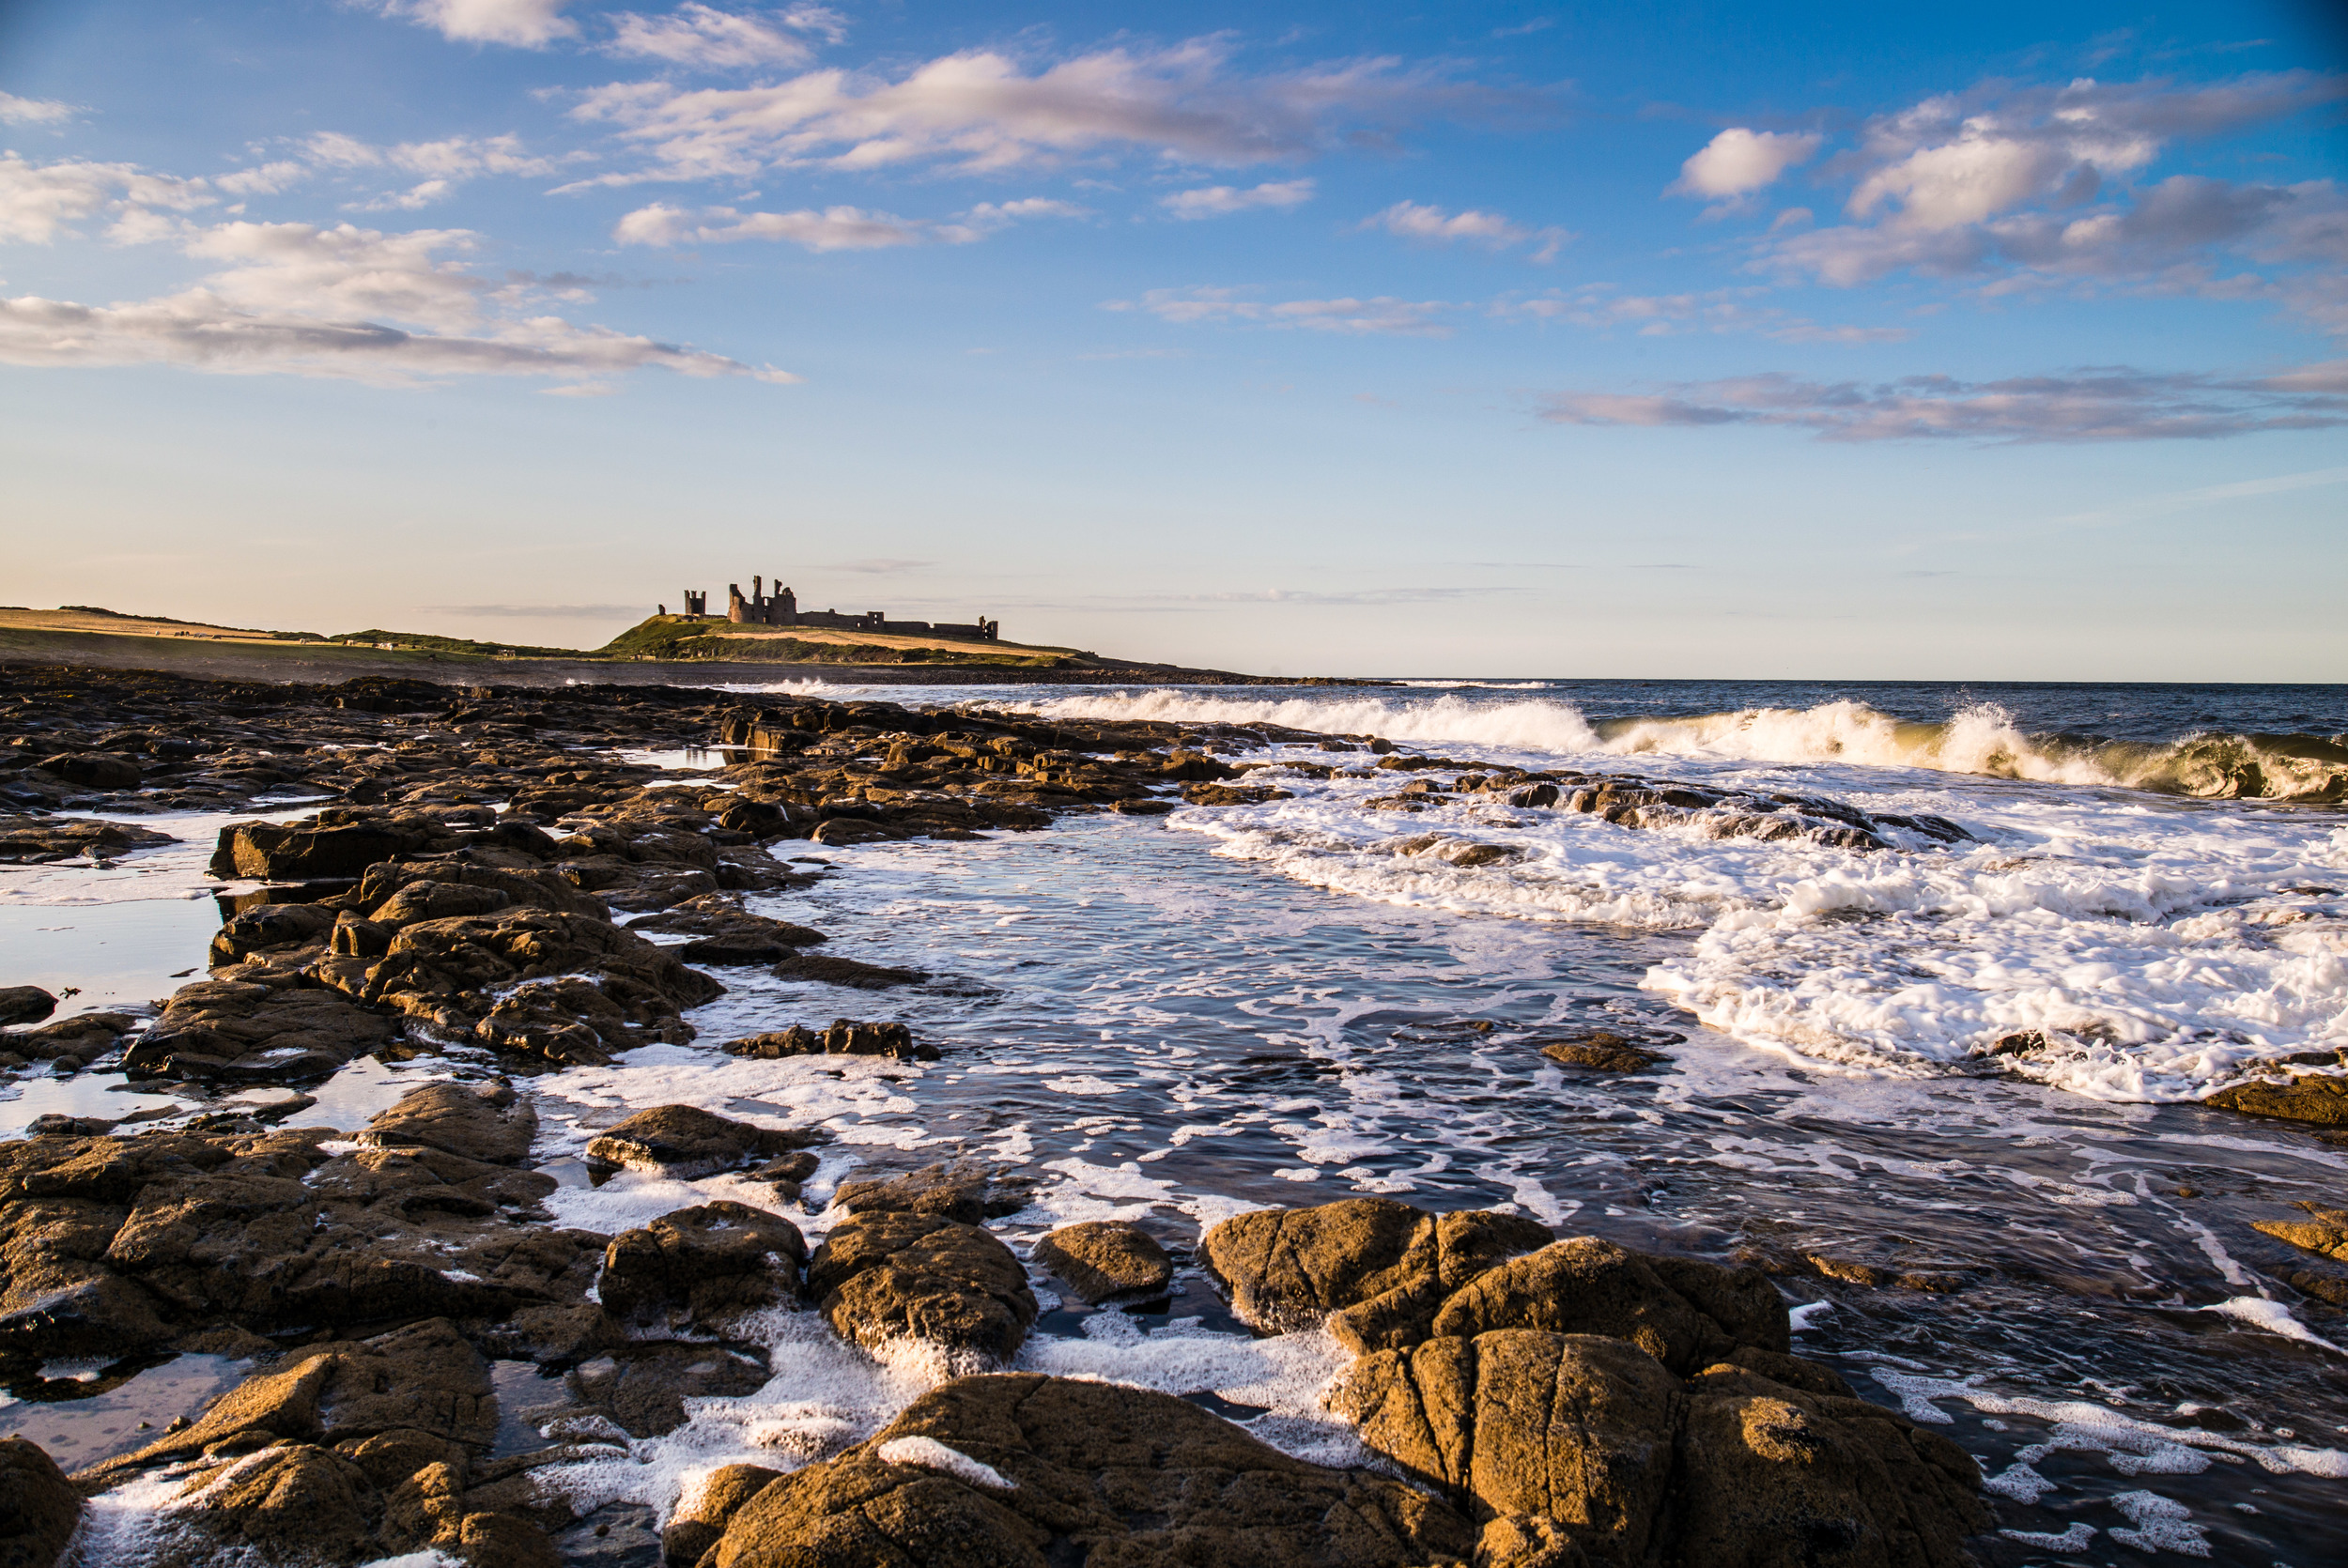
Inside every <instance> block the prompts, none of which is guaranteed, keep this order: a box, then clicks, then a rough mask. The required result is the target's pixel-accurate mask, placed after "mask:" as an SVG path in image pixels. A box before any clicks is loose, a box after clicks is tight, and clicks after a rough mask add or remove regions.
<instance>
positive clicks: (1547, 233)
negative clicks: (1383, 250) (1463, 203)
mask: <svg viewBox="0 0 2348 1568" xmlns="http://www.w3.org/2000/svg"><path fill="white" fill-rule="evenodd" d="M1361 226H1362V227H1364V228H1366V229H1383V230H1385V231H1386V232H1387V233H1388V234H1393V235H1399V236H1400V237H1401V238H1405V239H1415V240H1419V241H1421V242H1423V243H1428V244H1437V245H1450V244H1456V243H1459V242H1460V241H1462V240H1464V241H1466V242H1468V243H1470V244H1475V245H1482V246H1485V247H1487V248H1489V249H1491V250H1495V251H1500V250H1507V249H1509V248H1511V247H1513V246H1517V245H1522V244H1526V243H1528V242H1530V241H1533V240H1539V241H1540V248H1539V249H1538V250H1537V251H1536V252H1535V253H1534V254H1533V259H1534V260H1535V261H1539V262H1546V261H1550V260H1552V259H1553V258H1554V257H1555V256H1556V254H1557V253H1558V252H1559V251H1560V250H1562V249H1564V247H1565V246H1566V244H1567V242H1568V241H1569V240H1570V239H1572V238H1573V236H1572V235H1570V234H1568V233H1567V232H1566V231H1565V230H1564V229H1561V228H1542V229H1532V228H1525V227H1523V226H1522V225H1521V224H1518V223H1510V222H1509V221H1508V220H1507V219H1506V218H1504V217H1502V216H1501V215H1500V214H1499V213H1497V212H1480V211H1477V210H1475V209H1474V208H1470V209H1468V210H1467V211H1464V212H1445V211H1444V209H1443V208H1440V207H1429V206H1425V205H1422V204H1420V203H1418V202H1397V203H1395V204H1394V205H1393V206H1392V207H1390V208H1386V209H1385V210H1384V211H1383V212H1374V213H1372V214H1370V215H1369V216H1368V217H1367V218H1365V219H1363V220H1362V225H1361Z"/></svg>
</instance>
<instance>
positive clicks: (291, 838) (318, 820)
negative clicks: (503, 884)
mask: <svg viewBox="0 0 2348 1568" xmlns="http://www.w3.org/2000/svg"><path fill="white" fill-rule="evenodd" d="M337 817H340V818H344V819H346V820H344V821H341V822H330V819H331V818H337ZM435 825H436V824H430V823H426V822H423V821H420V820H407V821H399V822H394V821H393V820H391V819H389V818H370V817H366V816H356V817H354V816H353V814H351V813H346V812H322V813H320V814H319V815H318V816H317V817H314V818H310V819H308V820H307V825H305V824H304V823H299V822H297V823H289V824H286V825H284V826H279V825H277V824H275V823H270V822H236V823H232V824H231V825H229V826H227V827H224V828H222V829H221V830H220V842H219V844H218V846H217V847H216V848H215V849H214V850H213V851H212V863H211V872H212V875H214V876H216V877H220V878H222V879H223V880H236V879H242V880H244V881H248V882H301V881H303V880H305V879H308V878H311V877H355V876H358V875H360V874H361V873H362V872H363V871H365V870H366V869H367V868H368V867H370V866H372V865H374V864H376V862H378V861H381V860H394V859H397V858H398V857H399V856H400V855H401V854H403V853H406V852H408V851H409V850H412V849H421V848H423V847H424V846H425V844H427V843H429V842H430V841H431V839H432V838H433V836H434V826H435Z"/></svg>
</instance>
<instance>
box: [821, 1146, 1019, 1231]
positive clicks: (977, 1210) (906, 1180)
mask: <svg viewBox="0 0 2348 1568" xmlns="http://www.w3.org/2000/svg"><path fill="white" fill-rule="evenodd" d="M1034 1189H1035V1182H1034V1180H1033V1179H1032V1178H1030V1177H1027V1176H1004V1175H1002V1174H1001V1173H1000V1172H997V1171H994V1170H991V1169H989V1168H988V1167H986V1166H984V1165H981V1164H976V1163H973V1162H970V1161H954V1162H953V1163H951V1164H937V1165H924V1166H923V1167H921V1169H919V1170H918V1171H914V1172H912V1173H910V1174H909V1175H906V1176H887V1177H881V1178H876V1179H874V1180H870V1181H843V1182H842V1183H841V1184H840V1188H839V1191H836V1192H834V1193H833V1194H832V1200H831V1202H832V1207H835V1208H844V1209H846V1210H847V1211H848V1212H849V1213H851V1214H934V1215H937V1216H940V1217H942V1218H944V1219H948V1220H952V1221H955V1222H959V1223H962V1224H965V1225H975V1224H979V1223H981V1222H983V1221H987V1220H995V1219H1000V1218H1002V1217H1003V1216H1004V1215H1006V1214H1016V1213H1018V1212H1019V1211H1020V1210H1021V1209H1023V1208H1025V1207H1027V1203H1028V1199H1029V1196H1030V1194H1031V1193H1032V1192H1033V1191H1034Z"/></svg>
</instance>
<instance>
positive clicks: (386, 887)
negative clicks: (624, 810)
mask: <svg viewBox="0 0 2348 1568" xmlns="http://www.w3.org/2000/svg"><path fill="white" fill-rule="evenodd" d="M514 825H516V826H519V825H521V824H519V823H516V824H514ZM540 837H542V838H543V837H544V835H540ZM352 902H353V903H354V905H355V906H356V908H357V909H358V910H359V911H361V912H363V914H364V915H366V917H367V918H368V919H369V920H372V921H374V922H376V923H377V924H378V925H381V926H385V927H387V928H389V929H391V930H399V929H400V928H402V927H405V926H412V925H415V924H417V923H418V922H420V921H425V920H440V919H448V918H451V917H453V916H456V915H487V914H494V913H495V912H496V911H498V910H501V909H508V908H514V909H543V910H547V911H548V912H550V913H552V914H556V915H585V916H587V917H588V918H590V919H594V920H609V919H610V914H609V912H607V911H606V910H605V908H604V906H603V903H602V901H601V900H600V899H595V898H591V897H589V896H588V895H587V894H584V893H582V892H580V891H579V889H578V888H577V887H576V886H574V885H573V884H571V883H570V882H569V881H568V880H566V879H565V878H564V877H563V876H562V875H560V874H559V873H558V872H555V871H552V870H548V869H538V868H535V867H532V866H528V865H522V866H514V867H496V866H483V865H475V864H468V863H465V862H460V861H456V860H418V861H392V862H388V863H386V864H383V865H378V866H370V867H368V868H367V869H366V874H365V875H364V876H363V878H361V879H360V882H359V889H358V892H357V894H356V895H355V896H354V898H353V899H352Z"/></svg>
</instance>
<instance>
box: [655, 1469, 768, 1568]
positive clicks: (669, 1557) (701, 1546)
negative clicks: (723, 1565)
mask: <svg viewBox="0 0 2348 1568" xmlns="http://www.w3.org/2000/svg"><path fill="white" fill-rule="evenodd" d="M781 1479H782V1472H781V1471H780V1470H770V1469H768V1468H765V1466H763V1465H720V1466H718V1468H716V1469H714V1470H712V1471H710V1472H709V1473H708V1474H707V1475H705V1476H703V1477H702V1478H701V1479H700V1480H699V1481H698V1482H694V1483H688V1484H687V1487H686V1489H685V1495H684V1496H682V1497H680V1498H679V1499H677V1505H676V1511H675V1512H674V1513H672V1514H670V1515H669V1524H668V1528H667V1529H665V1530H662V1531H661V1532H660V1558H661V1561H662V1563H663V1565H664V1568H695V1565H696V1564H698V1563H699V1562H700V1561H701V1560H702V1558H703V1555H704V1554H705V1553H707V1552H708V1550H709V1548H710V1547H712V1546H714V1545H717V1544H718V1538H719V1537H720V1536H722V1535H724V1534H725V1532H726V1526H727V1524H729V1523H730V1522H731V1521H732V1520H733V1518H734V1515H735V1514H739V1513H740V1512H741V1511H742V1506H743V1505H744V1504H745V1503H747V1502H749V1500H750V1499H752V1498H754V1497H756V1496H758V1494H759V1493H761V1492H763V1491H765V1489H766V1488H767V1486H768V1485H770V1484H771V1483H775V1482H777V1481H780V1480H781Z"/></svg>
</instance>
